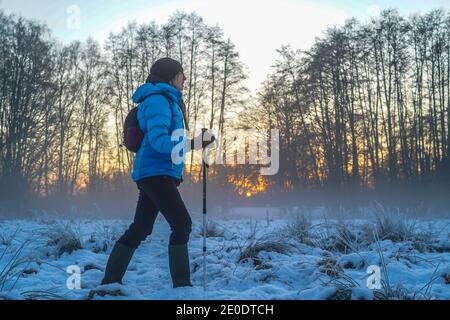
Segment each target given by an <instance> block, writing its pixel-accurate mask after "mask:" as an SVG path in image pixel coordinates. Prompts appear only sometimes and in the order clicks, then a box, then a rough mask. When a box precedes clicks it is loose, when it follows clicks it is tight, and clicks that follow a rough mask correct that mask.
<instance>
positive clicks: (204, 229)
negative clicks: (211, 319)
mask: <svg viewBox="0 0 450 320" xmlns="http://www.w3.org/2000/svg"><path fill="white" fill-rule="evenodd" d="M206 131H208V129H202V143H203V136H204V134H205V132H206ZM206 155H207V154H206V150H205V149H203V154H202V170H203V291H206V180H207V178H208V164H207V163H206V161H205V157H206Z"/></svg>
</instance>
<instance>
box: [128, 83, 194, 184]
mask: <svg viewBox="0 0 450 320" xmlns="http://www.w3.org/2000/svg"><path fill="white" fill-rule="evenodd" d="M161 92H163V93H165V94H166V95H168V96H170V97H171V98H172V99H171V100H172V103H169V101H168V100H167V98H166V97H165V96H163V95H154V94H155V93H161ZM133 101H134V102H135V103H138V104H139V105H138V113H137V115H138V122H139V127H140V128H141V130H142V131H143V132H144V135H145V136H144V140H143V141H142V144H141V147H140V149H139V151H138V152H137V154H136V158H135V160H134V166H133V172H132V174H131V178H132V179H133V181H138V180H141V179H143V178H146V177H152V176H160V175H169V176H172V177H174V178H176V179H181V178H182V174H183V167H184V154H183V153H179V154H180V156H181V157H182V158H181V159H183V161H182V162H183V163H180V164H175V163H174V162H173V161H172V156H171V154H172V149H173V148H174V146H175V145H177V144H179V143H180V142H183V141H184V140H185V138H186V137H185V135H184V132H183V135H182V136H180V137H179V139H178V140H177V141H172V133H173V131H174V130H177V129H184V124H183V113H182V111H181V108H180V106H181V102H182V93H181V92H180V91H179V90H178V89H176V88H175V87H173V86H171V85H169V84H166V83H162V82H161V83H156V84H151V83H146V84H144V85H142V86H140V87H139V88H138V89H137V90H136V92H135V93H134V95H133ZM183 152H184V151H183Z"/></svg>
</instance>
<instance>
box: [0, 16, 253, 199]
mask: <svg viewBox="0 0 450 320" xmlns="http://www.w3.org/2000/svg"><path fill="white" fill-rule="evenodd" d="M0 53H1V55H0V107H1V108H0V194H1V196H0V197H1V200H3V201H10V202H11V203H13V204H18V203H22V204H24V203H26V202H27V200H28V199H29V198H30V196H33V195H34V196H37V195H39V196H44V197H52V198H53V199H55V200H56V199H58V201H59V202H61V203H64V201H65V199H66V198H67V197H69V196H72V195H74V194H77V193H80V192H82V193H83V194H85V195H91V196H92V197H91V198H92V199H97V198H99V197H101V196H103V197H105V198H108V197H109V198H114V197H115V196H118V197H123V196H126V194H124V190H134V189H135V187H133V186H132V183H131V178H130V168H131V166H132V163H133V155H132V154H130V153H128V152H127V151H126V150H125V149H124V148H121V147H120V144H121V143H122V141H121V137H122V136H123V135H122V124H123V121H124V118H125V116H126V114H127V112H128V111H129V110H130V109H131V108H132V107H134V105H133V103H132V101H131V96H132V94H133V92H134V91H135V90H136V89H137V87H138V86H139V85H140V84H142V83H144V82H145V80H146V78H147V76H148V73H149V70H150V67H151V65H152V63H153V62H154V61H156V60H157V59H159V58H161V57H164V56H171V57H173V58H175V59H178V60H180V61H181V62H182V64H183V65H184V67H185V73H186V76H187V78H188V81H187V83H186V87H185V89H186V91H185V95H184V96H185V102H186V105H187V111H188V115H189V119H190V127H191V129H192V131H193V133H194V134H198V128H201V127H208V128H213V129H216V130H221V129H222V128H223V127H224V124H225V123H227V122H228V120H229V116H228V113H229V111H230V108H231V106H239V105H240V103H242V102H241V97H242V93H244V92H246V89H245V88H244V87H243V85H242V83H243V81H244V80H245V78H246V75H245V74H244V71H243V65H242V63H241V62H240V60H239V55H238V53H237V52H236V50H235V48H234V44H233V43H232V42H231V40H230V39H226V38H224V35H223V31H222V30H221V28H220V27H218V26H214V27H210V26H208V25H206V24H205V23H204V22H203V21H202V18H201V17H199V16H198V15H196V14H195V13H191V14H188V13H184V12H177V13H175V14H174V15H173V16H172V17H171V18H170V19H169V21H168V22H167V23H166V24H165V25H157V24H156V23H154V22H150V23H148V24H142V25H138V24H137V23H134V22H132V23H129V24H128V25H127V26H125V27H124V28H123V30H122V31H121V32H119V33H117V34H110V36H109V37H108V39H107V40H106V42H105V43H104V45H101V44H100V43H98V42H97V41H94V40H92V39H88V40H87V41H85V42H80V41H75V42H72V43H69V44H61V43H59V42H58V41H56V40H55V39H53V38H52V36H51V34H50V31H49V30H48V29H47V28H46V27H45V26H44V25H41V24H38V23H35V22H32V21H29V20H26V19H23V18H20V17H16V16H13V15H6V14H4V13H2V12H1V11H0ZM187 169H191V170H189V171H192V170H193V169H195V168H193V167H190V168H187ZM187 180H188V181H189V180H190V179H189V178H187Z"/></svg>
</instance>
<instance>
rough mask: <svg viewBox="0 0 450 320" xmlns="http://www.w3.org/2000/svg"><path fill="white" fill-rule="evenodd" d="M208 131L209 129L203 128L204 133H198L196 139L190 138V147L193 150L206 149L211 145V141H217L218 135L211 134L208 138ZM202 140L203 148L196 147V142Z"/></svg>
mask: <svg viewBox="0 0 450 320" xmlns="http://www.w3.org/2000/svg"><path fill="white" fill-rule="evenodd" d="M207 131H208V129H202V133H201V134H200V135H198V136H197V137H196V138H194V139H190V147H191V150H199V149H205V148H206V147H207V146H209V145H210V144H211V143H214V141H216V137H215V136H214V135H211V136H210V139H208V140H207V138H209V137H208V135H207V134H206V133H207ZM200 139H201V141H202V145H201V148H195V147H196V144H195V142H196V141H198V140H200Z"/></svg>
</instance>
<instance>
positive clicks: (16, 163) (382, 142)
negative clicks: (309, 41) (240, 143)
mask: <svg viewBox="0 0 450 320" xmlns="http://www.w3.org/2000/svg"><path fill="white" fill-rule="evenodd" d="M0 27H1V33H0V37H1V38H0V40H1V43H2V45H1V48H2V49H1V50H2V54H1V56H0V59H1V64H0V66H1V82H2V83H1V87H0V88H1V91H0V103H1V114H0V146H1V148H0V150H1V152H0V177H1V179H0V188H1V195H2V196H1V198H2V199H1V201H2V202H9V203H10V204H14V203H15V204H17V203H18V202H19V201H20V203H22V204H23V205H28V203H34V204H36V201H38V200H40V202H42V201H43V199H51V202H52V203H56V202H55V201H57V200H56V199H59V200H60V202H61V203H60V206H63V204H64V203H67V201H66V200H65V199H68V198H71V197H76V196H77V195H78V196H80V197H82V198H83V199H85V202H87V203H93V202H98V203H101V202H102V199H103V198H104V197H105V196H106V197H108V198H109V196H110V195H115V196H114V199H117V196H118V197H121V195H129V191H127V190H130V185H129V180H130V179H129V173H130V166H132V161H133V155H132V154H130V153H129V152H127V151H126V150H125V149H124V148H121V147H120V145H121V137H122V134H123V133H122V123H123V120H124V117H125V116H126V114H127V112H128V111H129V110H130V109H131V108H132V107H133V105H132V102H131V99H130V97H131V95H132V92H133V90H135V88H136V87H137V86H138V85H139V84H141V83H143V82H144V81H145V79H146V77H147V75H148V70H149V68H150V66H151V64H152V62H154V61H155V60H156V59H157V58H159V57H163V56H172V57H176V58H177V59H179V61H181V62H182V63H183V64H184V65H185V68H186V73H187V78H188V80H187V86H186V88H187V90H186V91H185V93H184V98H185V100H186V105H187V113H188V118H189V123H190V127H191V128H192V129H193V130H192V131H193V133H194V134H195V133H196V132H195V130H199V128H201V127H207V128H210V129H213V130H216V131H223V129H224V128H230V127H232V128H244V129H245V128H248V127H249V126H250V125H251V126H252V128H254V127H256V129H257V130H258V131H259V132H261V133H262V134H267V132H268V129H270V128H280V140H281V141H280V170H279V173H278V174H277V175H275V176H272V177H260V176H258V168H255V167H254V166H253V167H251V166H238V167H236V168H234V167H232V166H231V167H230V166H227V165H223V166H216V167H214V168H212V173H211V174H210V180H211V183H212V184H214V192H216V193H220V194H224V193H225V194H227V195H229V199H236V201H239V198H242V197H241V196H242V195H244V198H245V196H246V195H247V196H248V197H247V198H251V197H255V198H258V197H259V198H260V199H261V201H264V200H263V199H267V198H269V197H270V198H279V199H280V198H283V199H291V198H294V199H295V198H296V197H302V195H305V194H308V197H306V198H305V199H307V198H310V196H309V195H310V194H317V195H318V196H319V197H322V196H323V195H325V197H326V198H327V199H330V200H332V201H331V203H339V202H340V201H341V202H343V203H344V202H346V201H347V202H348V201H355V198H358V199H359V200H360V201H368V200H373V199H379V200H380V201H393V202H394V203H395V205H400V204H401V203H402V202H407V203H409V202H410V201H411V199H414V200H417V201H418V203H417V204H418V205H419V204H420V203H423V201H425V202H429V201H428V200H427V199H430V198H433V200H432V201H431V202H433V203H436V201H438V202H439V201H445V200H448V198H447V196H446V193H447V190H448V189H447V188H448V181H449V177H450V163H449V161H450V160H449V157H450V155H449V152H450V130H449V123H450V121H449V120H450V109H449V105H450V84H449V80H448V79H449V74H450V36H449V34H450V17H449V16H448V14H446V13H445V12H444V11H443V10H434V11H430V12H428V13H424V14H418V15H415V16H412V17H409V18H406V17H402V16H400V15H399V14H398V12H396V10H385V11H383V12H382V14H381V15H380V16H379V17H376V18H374V19H372V20H371V21H370V22H368V23H364V24H362V23H360V22H358V21H357V20H355V19H352V20H349V21H347V23H346V24H345V25H344V26H342V27H333V28H329V29H328V30H327V31H326V33H325V34H324V35H323V36H322V37H321V38H317V40H316V43H315V44H314V46H313V47H311V48H310V49H309V50H307V51H303V52H300V51H297V50H295V49H294V48H291V47H290V46H288V45H287V46H283V47H282V48H280V49H279V50H278V52H279V58H278V60H277V61H274V62H273V72H272V73H271V74H270V75H268V76H267V80H266V81H265V82H264V83H263V86H262V87H261V89H260V90H259V91H258V92H257V94H254V95H251V94H248V90H247V89H246V88H245V86H244V80H245V79H246V77H247V75H246V71H245V67H244V65H243V64H242V63H241V61H240V58H239V53H238V52H237V51H236V49H235V47H234V45H233V42H232V39H229V38H226V37H225V36H224V34H223V31H222V30H221V28H220V26H208V25H206V24H205V23H203V22H202V18H201V17H200V16H198V15H197V14H196V13H186V12H177V13H175V14H173V15H172V17H171V18H170V20H169V22H168V23H167V24H166V25H157V24H155V23H149V24H142V25H139V24H136V23H133V22H130V23H129V24H128V25H127V26H126V27H125V28H123V30H122V31H121V32H120V33H117V34H113V33H111V34H110V36H109V38H108V40H107V41H106V42H105V43H98V42H96V41H94V40H92V39H90V40H87V41H86V42H79V41H75V42H73V43H70V44H67V45H62V44H61V43H59V42H58V40H57V39H54V38H53V37H52V35H51V33H50V32H49V30H48V29H47V28H46V26H45V25H41V24H39V23H37V22H33V21H29V20H26V19H23V18H19V17H16V16H12V15H6V14H4V13H2V14H1V15H0ZM194 156H195V154H194V152H191V155H189V156H188V159H189V160H190V161H189V162H190V163H189V164H187V165H186V172H187V174H186V178H185V180H186V182H185V186H184V187H185V188H186V189H189V188H190V186H191V185H192V184H195V183H197V182H198V181H199V177H198V176H199V172H200V170H199V168H200V166H199V165H198V163H196V161H195V157H194ZM348 195H352V196H351V197H350V198H349V197H348ZM333 198H334V199H333ZM338 199H340V200H338ZM103 201H104V200H103ZM218 201H219V200H218ZM44 202H45V201H44ZM222 205H225V204H224V203H223V204H222Z"/></svg>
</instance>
